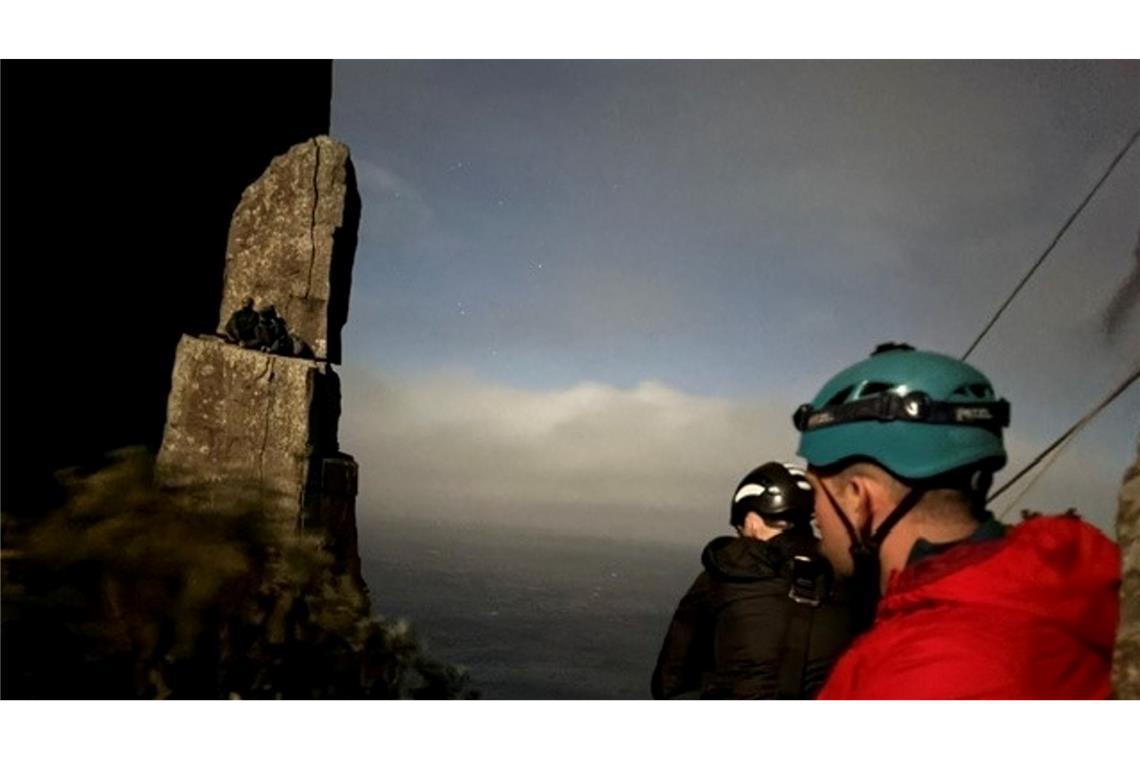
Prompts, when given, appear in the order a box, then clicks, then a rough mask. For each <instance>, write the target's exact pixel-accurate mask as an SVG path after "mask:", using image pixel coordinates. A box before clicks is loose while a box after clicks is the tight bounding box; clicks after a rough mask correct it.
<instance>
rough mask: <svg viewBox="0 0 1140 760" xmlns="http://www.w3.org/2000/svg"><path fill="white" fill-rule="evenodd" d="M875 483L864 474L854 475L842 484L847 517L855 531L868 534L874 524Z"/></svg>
mask: <svg viewBox="0 0 1140 760" xmlns="http://www.w3.org/2000/svg"><path fill="white" fill-rule="evenodd" d="M875 486H876V484H875V482H874V480H873V479H872V478H870V477H869V476H867V475H865V474H864V473H854V474H852V475H850V476H849V477H847V478H846V482H845V483H844V484H843V490H844V492H845V493H844V494H843V495H844V496H845V497H846V501H845V502H844V504H845V505H846V506H847V508H848V510H849V511H848V517H849V518H850V519H851V524H852V525H853V526H854V527H855V530H856V531H859V532H861V533H862V532H866V533H870V531H871V530H872V529H873V527H874V523H875V522H876V517H877V515H875V513H874V505H875V503H876V499H875V498H874V493H875V490H876V489H875Z"/></svg>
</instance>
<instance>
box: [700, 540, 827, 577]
mask: <svg viewBox="0 0 1140 760" xmlns="http://www.w3.org/2000/svg"><path fill="white" fill-rule="evenodd" d="M817 545H818V542H817V541H816V540H815V538H814V537H813V536H811V535H810V534H809V535H800V534H789V533H781V534H780V535H778V536H776V537H775V538H772V539H770V540H768V541H760V540H758V539H755V538H744V537H737V536H721V537H720V538H714V539H713V540H712V541H710V542H709V543H708V545H707V546H706V547H705V549H704V551H703V552H702V553H701V564H702V565H704V566H705V570H707V571H708V573H709V575H712V576H713V577H716V578H720V579H722V580H733V581H758V580H764V579H766V578H775V577H777V576H779V575H780V574H781V571H782V569H783V565H784V563H785V562H787V561H788V560H789V559H791V558H792V557H793V556H795V555H796V554H806V555H808V556H812V557H814V556H816V555H817V553H818V551H817V548H816V547H817Z"/></svg>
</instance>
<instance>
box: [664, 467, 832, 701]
mask: <svg viewBox="0 0 1140 760" xmlns="http://www.w3.org/2000/svg"><path fill="white" fill-rule="evenodd" d="M812 505H813V494H812V487H811V485H810V483H809V482H808V480H807V478H806V477H805V474H804V471H803V470H802V469H800V468H799V467H798V466H796V465H785V464H780V463H778V462H769V463H768V464H765V465H762V466H760V467H757V468H756V469H754V470H752V472H750V473H748V475H747V476H746V477H745V478H744V480H742V481H741V482H740V485H738V486H737V487H736V490H735V491H734V492H733V498H732V505H731V512H730V519H729V522H730V524H731V525H732V526H733V527H734V528H735V529H736V533H737V535H736V536H735V537H734V536H722V537H720V538H716V539H714V540H713V541H711V542H710V543H709V544H708V546H706V547H705V549H704V552H703V554H702V555H701V562H702V564H703V565H704V568H705V569H704V571H703V572H701V574H700V575H698V576H697V579H696V580H695V581H694V582H693V585H692V587H691V588H690V589H689V591H688V592H687V593H686V594H685V596H684V598H682V599H681V602H680V604H679V605H678V607H677V611H676V613H674V615H673V620H672V622H671V623H670V625H669V630H668V632H667V633H666V635H665V641H664V643H663V644H662V646H661V653H660V654H659V655H658V657H657V667H656V668H655V669H654V671H653V678H652V683H651V692H652V694H653V697H654V698H655V699H673V698H680V697H698V696H699V697H701V698H704V699H726V698H731V699H773V698H781V699H803V698H811V697H812V696H814V694H815V693H816V691H818V690H819V688H820V686H822V684H823V682H824V680H825V679H826V677H827V674H828V672H829V671H830V669H831V665H832V664H833V663H834V661H835V659H836V658H837V657H838V656H839V654H840V653H841V652H842V651H843V649H844V648H845V647H846V646H847V644H848V642H849V641H850V639H851V635H852V634H851V621H850V616H849V614H848V611H847V609H846V606H845V604H844V603H843V601H842V599H841V597H840V595H839V594H838V593H836V590H835V588H834V587H833V583H832V577H833V576H832V572H831V568H830V566H829V565H828V564H827V561H826V560H824V559H823V558H822V557H821V556H820V555H819V551H818V542H817V541H816V539H815V537H814V535H813V534H812V530H811V517H812Z"/></svg>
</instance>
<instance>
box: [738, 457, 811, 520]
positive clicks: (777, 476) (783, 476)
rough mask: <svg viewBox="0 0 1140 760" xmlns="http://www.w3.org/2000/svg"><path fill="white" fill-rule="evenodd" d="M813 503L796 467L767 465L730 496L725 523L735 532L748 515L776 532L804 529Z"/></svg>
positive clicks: (809, 485)
mask: <svg viewBox="0 0 1140 760" xmlns="http://www.w3.org/2000/svg"><path fill="white" fill-rule="evenodd" d="M814 504H815V499H814V496H813V495H812V488H811V483H809V482H808V479H807V476H806V474H805V472H804V469H803V467H801V466H800V465H798V464H790V463H781V462H768V463H766V464H762V465H760V466H759V467H757V468H756V469H755V470H753V471H752V472H750V473H748V474H747V475H746V476H744V480H742V481H740V485H738V486H737V487H736V490H735V491H734V492H733V494H732V505H731V513H730V516H729V523H730V524H731V525H732V526H733V527H734V528H738V527H740V526H741V525H743V524H744V519H745V517H746V516H747V515H748V513H749V512H755V513H756V514H757V515H759V516H760V519H761V520H763V521H764V522H765V523H766V524H768V525H771V526H773V527H778V528H789V527H801V528H806V527H807V526H808V525H809V524H810V521H811V515H812V510H813V508H814Z"/></svg>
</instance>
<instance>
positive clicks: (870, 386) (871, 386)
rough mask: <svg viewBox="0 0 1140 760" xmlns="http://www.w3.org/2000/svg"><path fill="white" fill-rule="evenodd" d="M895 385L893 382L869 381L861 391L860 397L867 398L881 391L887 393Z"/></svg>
mask: <svg viewBox="0 0 1140 760" xmlns="http://www.w3.org/2000/svg"><path fill="white" fill-rule="evenodd" d="M894 387H895V386H894V385H893V384H892V383H867V384H866V385H864V386H863V388H862V389H861V390H860V391H859V398H867V397H868V396H877V395H879V394H880V393H886V392H887V391H889V390H890V389H891V388H894Z"/></svg>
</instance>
